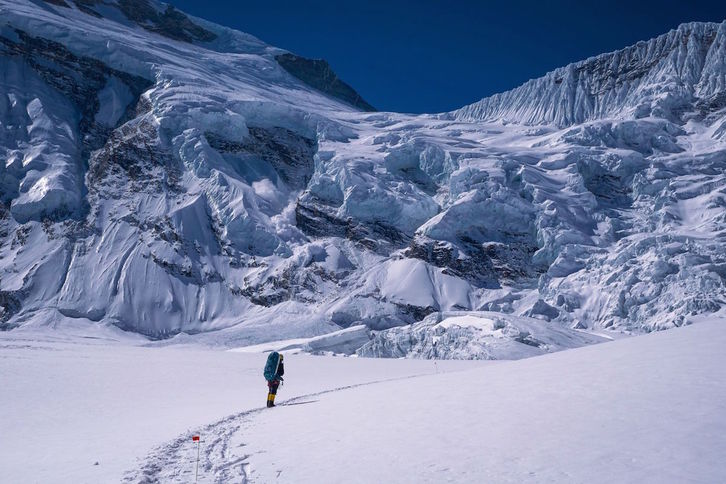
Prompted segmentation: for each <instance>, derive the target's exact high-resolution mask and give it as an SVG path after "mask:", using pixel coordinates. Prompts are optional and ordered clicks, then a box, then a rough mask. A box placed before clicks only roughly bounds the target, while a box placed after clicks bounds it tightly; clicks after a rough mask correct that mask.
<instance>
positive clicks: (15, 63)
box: [0, 0, 726, 357]
mask: <svg viewBox="0 0 726 484" xmlns="http://www.w3.org/2000/svg"><path fill="white" fill-rule="evenodd" d="M132 7H133V8H132ZM137 7H138V8H137ZM137 17H138V18H137ZM0 18H1V19H2V20H1V21H0V126H1V127H2V129H0V161H2V163H0V327H2V328H3V329H11V328H17V327H26V326H44V325H54V326H55V327H63V325H65V324H68V323H69V322H73V324H79V323H81V322H82V323H85V324H94V325H115V326H117V327H120V328H123V329H125V330H128V331H134V332H137V333H141V334H144V335H147V336H148V337H150V338H168V337H171V336H175V335H179V334H180V333H186V334H188V335H194V336H193V337H194V338H195V339H198V340H200V341H206V342H212V343H221V344H228V345H235V346H238V345H243V344H251V343H259V342H264V341H273V340H284V339H289V338H311V337H316V336H319V335H322V334H325V333H329V332H333V331H339V330H340V329H341V328H348V327H354V326H358V325H361V324H362V325H365V326H366V327H367V328H369V329H370V330H372V331H375V332H376V337H375V338H374V340H373V341H372V342H371V344H372V346H367V347H366V348H367V349H366V350H365V354H366V355H372V354H375V355H378V356H401V355H410V356H434V353H436V355H438V356H441V355H449V356H451V355H454V356H456V357H469V356H466V355H475V356H476V357H500V356H501V354H500V353H497V352H496V351H494V352H492V351H490V350H491V349H492V347H491V345H490V344H489V343H490V341H489V338H490V337H493V336H492V334H493V333H496V332H497V331H499V333H497V334H500V333H501V335H502V338H503V339H504V340H506V342H507V343H506V344H504V345H500V346H498V347H500V348H505V350H502V351H505V352H509V353H511V354H515V353H516V354H520V353H522V352H521V351H520V350H522V349H524V350H526V351H524V353H526V352H531V351H533V350H531V348H535V346H532V345H530V344H529V343H527V341H530V340H527V338H526V337H524V336H521V335H522V334H523V333H522V331H524V332H528V334H531V335H533V336H532V338H535V339H536V340H537V341H538V342H539V343H537V345H539V346H537V345H536V348H539V350H537V351H540V350H541V351H550V350H551V349H555V348H559V347H565V346H558V345H559V344H560V343H561V342H562V341H564V340H563V339H562V338H564V339H568V338H570V337H572V338H574V339H572V340H571V341H575V343H573V344H575V345H578V344H585V343H588V342H591V341H589V340H587V341H585V340H581V339H577V338H576V337H575V336H577V335H579V334H580V332H575V333H576V334H575V335H574V336H573V334H571V333H572V332H571V330H569V329H568V328H572V327H575V328H577V329H578V330H597V331H602V330H605V329H607V330H610V331H624V332H635V333H637V332H644V331H652V330H659V329H665V328H669V327H673V326H679V325H682V324H688V323H690V322H694V321H697V320H698V319H699V317H700V315H702V314H705V313H712V312H718V311H723V310H724V309H723V308H724V306H726V239H725V238H724V233H726V232H725V230H726V215H725V214H726V178H724V175H723V174H724V171H725V170H726V105H725V104H724V99H726V94H724V92H725V89H724V79H725V78H726V58H725V56H726V54H725V52H726V50H724V49H725V48H724V46H725V45H726V27H725V26H724V25H726V24H720V25H717V24H698V23H697V24H686V25H683V26H681V27H679V28H678V29H677V30H675V31H673V32H670V33H668V34H666V35H664V36H662V37H659V38H658V39H654V40H652V41H649V42H646V43H640V44H637V45H635V46H632V47H629V48H626V49H624V50H623V51H620V52H617V53H612V54H606V55H603V56H599V57H596V58H593V59H588V60H586V61H583V62H581V63H577V64H573V65H572V66H568V67H566V68H563V69H559V70H557V71H555V72H553V73H550V74H547V75H546V76H545V77H543V78H542V79H539V80H535V81H530V82H529V83H527V84H525V85H524V86H522V87H520V88H518V89H515V90H513V91H510V92H508V93H503V94H500V95H497V96H494V97H492V98H489V99H485V100H483V101H481V102H480V103H477V104H475V105H472V106H469V107H465V108H462V109H461V110H459V111H456V112H453V113H448V114H446V115H421V116H410V115H402V114H396V113H369V112H363V111H365V110H367V109H370V106H368V105H367V104H365V102H364V101H362V100H361V99H360V97H359V96H358V95H357V94H356V93H355V91H353V90H352V89H349V88H348V86H347V85H344V84H342V83H340V82H339V80H338V79H337V78H336V77H335V76H334V75H333V74H332V73H331V72H330V71H329V67H328V66H327V64H321V63H317V62H312V63H311V62H308V61H301V60H300V59H299V58H297V57H295V56H293V55H292V54H286V53H285V52H284V51H282V50H280V49H276V48H274V47H270V46H267V45H265V44H264V43H262V42H261V41H259V40H258V39H255V38H253V37H251V36H249V35H246V34H242V33H239V32H234V31H231V30H229V29H225V28H223V27H220V26H216V25H213V24H211V23H208V22H204V21H202V20H199V19H192V18H190V17H187V16H185V15H184V14H182V13H180V12H178V11H176V10H173V9H172V10H170V7H167V6H165V5H163V4H157V3H155V2H152V1H145V0H144V1H138V2H126V1H121V0H120V1H118V2H115V1H110V0H109V1H103V2H101V1H91V0H83V1H80V0H75V1H71V0H63V1H53V2H43V3H40V2H35V1H29V0H20V1H14V2H6V1H0ZM198 29H201V30H198ZM281 59H284V60H281ZM286 63H287V64H288V65H287V66H285V65H284V64H286ZM292 64H295V66H297V67H292V68H291V67H290V65H292ZM283 67H284V68H283ZM452 311H453V312H462V311H463V312H465V313H466V315H469V316H472V317H476V314H479V315H480V316H481V313H482V312H487V314H490V313H491V314H499V315H500V317H499V319H497V318H496V317H494V316H486V318H488V319H492V320H501V321H505V322H506V325H505V326H506V327H507V328H509V329H507V330H506V331H504V330H502V328H494V329H491V331H489V330H487V331H485V332H484V333H486V334H484V333H482V332H481V328H479V329H477V330H476V331H473V330H472V329H471V328H470V327H469V326H467V327H466V328H464V329H461V327H459V329H454V328H453V326H452V327H451V328H448V327H447V328H444V329H445V330H446V331H443V330H442V329H441V327H438V329H437V328H432V327H429V326H435V325H436V324H438V323H431V321H433V320H432V319H427V320H426V321H427V323H426V324H419V325H415V324H414V323H419V322H421V321H422V320H423V319H424V318H427V317H428V318H434V319H435V318H441V317H442V316H441V314H452V313H451V312H452ZM457 314H459V313H457ZM461 314H464V313H461ZM429 323H431V324H429ZM538 324H539V325H541V327H539V329H537V325H538ZM407 325H413V326H407ZM391 328H393V329H391ZM492 328H493V327H492ZM515 329H516V331H515ZM387 330H390V332H387ZM442 331H443V333H442ZM439 333H441V334H439ZM444 333H445V334H446V335H448V336H446V337H445V338H444V339H443V340H445V341H446V345H445V346H446V347H447V348H449V349H448V350H446V351H444V350H443V349H441V348H442V347H441V346H437V348H438V349H436V351H435V352H432V351H433V350H432V347H430V346H429V343H430V341H433V340H431V338H433V337H434V336H435V337H437V338H439V337H443V336H442V335H443V334H444ZM568 335H569V336H568ZM180 338H181V339H184V336H183V335H182V336H180ZM447 338H448V339H447ZM517 338H519V340H522V341H519V340H518V339H517ZM547 338H554V339H547ZM443 340H442V339H441V338H439V339H438V341H443ZM403 341H409V343H410V344H409V343H407V345H408V346H407V347H406V348H403V346H402V345H403V343H402V342H403ZM548 341H549V342H548ZM568 341H570V340H568ZM468 342H472V344H473V345H474V346H471V345H469V343H468ZM530 342H531V341H530ZM558 342H559V343H558ZM540 343H541V344H540ZM437 344H438V343H437ZM522 345H524V346H526V348H525V347H523V346H522ZM399 347H400V348H403V349H401V350H400V351H399V349H397V348H399ZM361 351H363V350H361ZM524 353H522V354H524ZM362 354H363V353H362ZM449 356H447V357H449Z"/></svg>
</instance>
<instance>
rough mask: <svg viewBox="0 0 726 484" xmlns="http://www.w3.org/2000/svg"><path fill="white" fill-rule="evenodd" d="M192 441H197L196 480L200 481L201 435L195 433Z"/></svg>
mask: <svg viewBox="0 0 726 484" xmlns="http://www.w3.org/2000/svg"><path fill="white" fill-rule="evenodd" d="M192 442H196V443H197V470H196V471H195V473H194V482H198V481H199V444H200V442H201V441H200V440H199V436H198V435H193V436H192Z"/></svg>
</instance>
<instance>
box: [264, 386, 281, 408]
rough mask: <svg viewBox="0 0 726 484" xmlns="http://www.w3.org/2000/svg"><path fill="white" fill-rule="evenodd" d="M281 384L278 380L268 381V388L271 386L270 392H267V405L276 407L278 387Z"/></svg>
mask: <svg viewBox="0 0 726 484" xmlns="http://www.w3.org/2000/svg"><path fill="white" fill-rule="evenodd" d="M279 386H280V382H279V381H278V380H273V381H268V382H267V388H269V392H268V393H267V406H268V407H274V406H275V395H276V394H277V387H279Z"/></svg>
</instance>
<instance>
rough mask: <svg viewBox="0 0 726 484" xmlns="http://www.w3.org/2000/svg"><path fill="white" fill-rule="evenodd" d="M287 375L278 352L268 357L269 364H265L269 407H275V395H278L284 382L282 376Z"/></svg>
mask: <svg viewBox="0 0 726 484" xmlns="http://www.w3.org/2000/svg"><path fill="white" fill-rule="evenodd" d="M284 374H285V367H284V365H283V364H282V355H281V354H280V353H278V352H277V351H273V352H272V353H270V354H269V356H268V357H267V363H266V364H265V371H264V375H265V380H267V388H268V389H269V391H268V393H267V407H268V408H269V407H274V406H275V395H276V394H277V387H278V386H280V382H282V375H284Z"/></svg>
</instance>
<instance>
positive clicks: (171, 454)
mask: <svg viewBox="0 0 726 484" xmlns="http://www.w3.org/2000/svg"><path fill="white" fill-rule="evenodd" d="M425 375H428V373H425V374H420V375H411V376H405V377H400V378H390V379H385V380H376V381H372V382H367V383H357V384H355V385H347V386H343V387H338V388H333V389H331V390H324V391H321V392H315V393H308V394H306V395H301V396H299V397H293V398H290V399H288V400H285V401H284V402H281V403H279V404H277V405H276V407H285V406H292V405H305V404H309V403H314V402H315V401H317V400H314V401H308V399H310V398H312V397H316V396H319V395H325V394H326V393H333V392H339V391H343V390H349V389H351V388H356V387H362V386H367V385H375V384H377V383H385V382H390V381H397V380H407V379H410V378H418V377H420V376H425ZM265 410H268V411H269V409H268V408H266V407H258V408H254V409H251V410H247V411H244V412H241V413H237V414H234V415H230V416H228V417H225V418H223V419H222V420H219V421H217V422H214V423H212V424H209V425H207V426H205V427H202V428H198V429H196V430H193V431H188V432H186V433H184V434H182V435H180V436H179V437H177V438H176V439H174V440H172V441H170V442H167V443H165V444H163V445H161V446H160V447H158V448H156V449H155V450H153V451H152V452H151V453H150V454H149V455H147V456H146V457H145V458H142V462H141V464H140V466H139V467H138V468H137V469H136V470H134V471H130V472H127V473H126V475H125V476H124V479H123V482H125V483H138V484H151V483H162V482H164V483H166V482H180V483H181V482H184V483H187V482H192V481H193V480H194V469H195V463H196V455H197V450H196V446H194V445H192V436H193V435H201V437H202V449H201V450H202V453H201V454H200V460H199V482H214V483H220V484H221V483H238V484H247V483H248V482H251V480H250V476H249V462H248V459H249V457H250V454H248V453H246V452H245V447H246V446H247V444H246V443H245V442H244V441H243V438H244V435H245V429H247V428H249V427H250V426H251V425H252V424H253V418H254V416H255V415H256V414H258V413H259V412H262V411H265Z"/></svg>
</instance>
